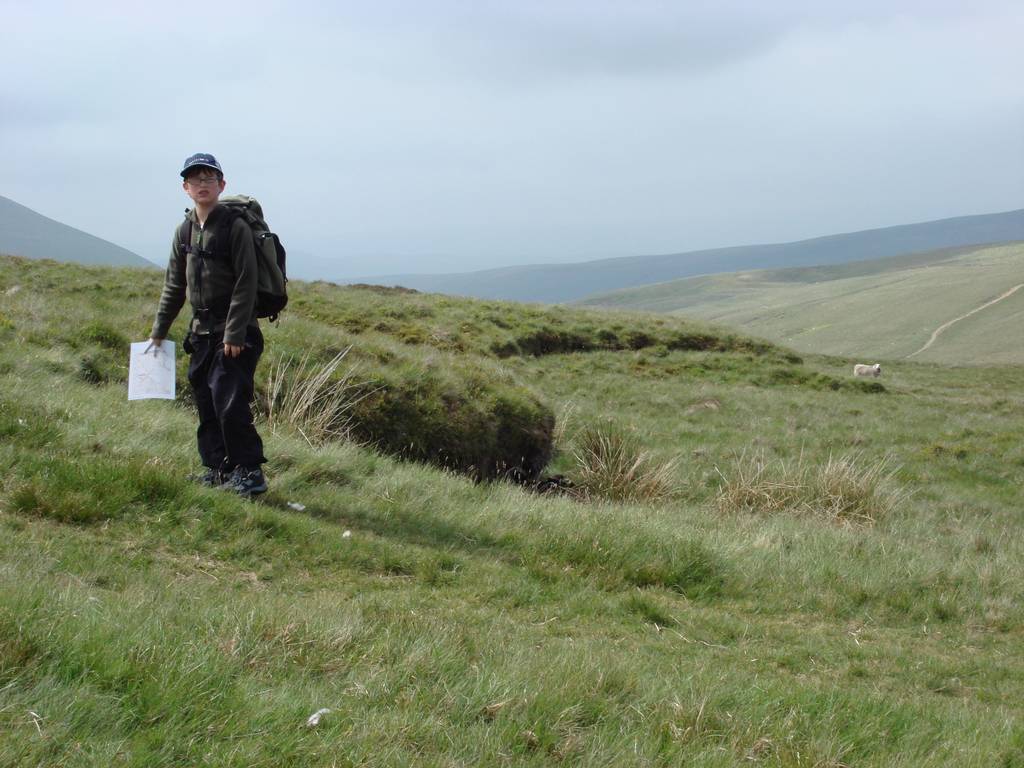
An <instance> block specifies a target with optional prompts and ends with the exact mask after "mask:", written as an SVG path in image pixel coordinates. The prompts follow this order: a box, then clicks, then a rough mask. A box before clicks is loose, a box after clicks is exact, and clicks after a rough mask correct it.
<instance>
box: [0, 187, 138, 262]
mask: <svg viewBox="0 0 1024 768" xmlns="http://www.w3.org/2000/svg"><path fill="white" fill-rule="evenodd" d="M0 253H6V254H10V255H12V256H27V257H28V258H30V259H54V260H55V261H73V262H77V263H79V264H96V265H106V266H116V267H152V266H153V264H152V263H150V262H148V261H146V260H145V259H144V258H142V257H141V256H139V255H138V254H136V253H133V252H132V251H129V250H128V249H127V248H122V247H121V246H119V245H115V244H114V243H111V242H109V241H107V240H103V239H102V238H99V237H96V236H95V235H90V234H89V233H88V232H83V231H82V230H80V229H75V228H74V227H69V226H68V225H67V224H61V223H60V222H59V221H54V220H53V219H51V218H48V217H46V216H43V215H42V214H40V213H36V212H35V211H33V210H32V209H31V208H26V207H25V206H24V205H21V204H20V203H16V202H14V201H13V200H11V199H9V198H6V197H3V196H0Z"/></svg>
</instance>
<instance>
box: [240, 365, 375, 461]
mask: <svg viewBox="0 0 1024 768" xmlns="http://www.w3.org/2000/svg"><path fill="white" fill-rule="evenodd" d="M349 350H351V347H346V348H345V349H343V350H342V351H341V352H339V353H338V354H336V355H335V356H334V357H332V358H331V359H330V360H328V361H327V362H324V363H319V364H318V363H316V362H315V361H314V360H311V359H310V353H308V352H307V353H306V354H305V355H304V356H303V357H302V358H301V359H299V360H298V362H296V360H295V358H294V357H290V356H281V357H278V358H277V360H275V361H273V362H272V363H271V364H270V366H269V370H268V373H267V385H266V391H265V392H264V393H263V397H262V403H261V408H260V410H261V411H262V413H263V416H264V419H265V420H266V422H267V425H268V426H270V428H271V429H272V430H278V429H294V430H295V431H296V432H298V433H299V434H300V435H302V437H303V438H304V439H305V440H306V442H308V443H309V444H310V445H312V446H316V445H322V444H323V443H325V442H326V441H328V440H331V439H340V438H345V437H347V436H348V433H349V428H350V426H351V423H352V415H351V412H352V408H353V407H354V406H355V405H356V403H358V401H359V400H360V399H361V398H362V397H365V396H366V394H367V393H363V394H360V390H359V388H358V386H357V385H356V383H355V382H354V376H355V373H356V368H355V366H351V367H349V368H348V370H346V371H344V372H343V373H342V374H341V375H340V376H338V375H336V374H337V371H338V368H339V367H340V366H341V364H342V362H343V361H344V360H345V357H346V355H348V353H349Z"/></svg>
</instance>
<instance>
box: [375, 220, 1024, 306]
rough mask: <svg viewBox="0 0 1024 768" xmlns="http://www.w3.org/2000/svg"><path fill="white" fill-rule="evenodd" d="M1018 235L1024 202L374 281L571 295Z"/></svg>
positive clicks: (520, 296) (469, 292)
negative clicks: (783, 235)
mask: <svg viewBox="0 0 1024 768" xmlns="http://www.w3.org/2000/svg"><path fill="white" fill-rule="evenodd" d="M1015 240H1024V209H1022V210H1017V211H1007V212H1005V213H992V214H985V215H981V216H960V217H957V218H952V219H941V220H939V221H927V222H922V223H920V224H905V225H902V226H896V227H883V228H881V229H868V230H864V231H862V232H848V233H844V234H839V235H829V236H827V237H816V238H812V239H810V240H800V241H798V242H793V243H769V244H759V245H743V246H735V247H732V248H713V249H710V250H702V251H688V252H686V253H669V254H659V255H655V256H627V257H622V258H616V259H600V260H597V261H585V262H579V263H575V264H530V265H524V266H515V267H504V268H500V269H488V270H482V271H479V272H465V273H458V274H447V275H429V274H428V275H391V276H385V277H380V278H375V279H373V280H372V282H378V283H382V284H385V285H404V286H407V287H409V288H417V289H419V290H425V291H438V292H441V293H447V294H452V295H458V296H476V297H478V298H486V299H512V300H515V301H544V302H553V303H554V302H571V301H577V300H579V299H583V298H585V297H587V296H591V295H593V294H598V293H606V292H609V291H617V290H622V289H625V288H629V287H632V286H645V285H650V284H652V283H661V282H665V281H669V280H676V279H679V278H686V277H692V276H695V275H708V274H718V273H722V272H735V271H738V270H747V269H766V268H780V267H801V266H813V265H819V264H825V265H836V264H846V263H849V262H857V261H863V260H874V259H880V258H888V257H893V256H901V255H906V254H911V253H920V252H922V251H930V250H935V249H941V248H956V247H961V246H965V245H977V244H981V243H1005V242H1010V241H1015Z"/></svg>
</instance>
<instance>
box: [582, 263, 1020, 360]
mask: <svg viewBox="0 0 1024 768" xmlns="http://www.w3.org/2000/svg"><path fill="white" fill-rule="evenodd" d="M1021 286H1024V243H1009V244H1004V245H997V246H982V247H964V248H957V249H944V250H938V251H929V252H925V253H918V254H912V255H908V256H898V257H891V258H888V259H874V260H871V261H863V262H852V263H848V264H838V265H832V266H822V267H797V268H791V269H775V270H756V271H744V272H733V273H729V274H718V275H703V276H700V277H691V278H687V279H683V280H673V281H671V282H667V283H660V284H658V285H649V286H644V287H641V288H629V289H625V290H622V291H616V292H613V293H608V294H603V295H599V296H593V297H589V298H587V299H585V300H583V301H581V302H578V303H580V304H583V305H586V306H591V307H615V308H619V309H625V310H647V311H652V312H660V313H665V314H678V315H685V316H687V317H692V318H699V319H702V320H707V321H713V322H715V323H722V324H727V325H731V326H733V327H735V328H737V329H738V330H740V331H742V332H745V333H752V334H755V335H758V336H762V337H764V338H766V339H769V340H771V341H774V342H777V343H782V344H785V345H787V346H789V347H792V348H794V349H797V350H799V351H801V352H809V353H825V354H832V355H843V356H858V357H862V358H864V359H865V360H867V361H870V362H874V360H875V358H881V359H887V360H893V359H906V358H910V359H913V360H921V361H931V362H943V363H1017V364H1020V363H1024V335H1022V334H1021V332H1020V329H1021V327H1024V287H1021Z"/></svg>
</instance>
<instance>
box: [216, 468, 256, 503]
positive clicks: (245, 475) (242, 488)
mask: <svg viewBox="0 0 1024 768" xmlns="http://www.w3.org/2000/svg"><path fill="white" fill-rule="evenodd" d="M221 488H223V489H224V490H225V491H234V492H235V493H237V494H238V495H239V496H258V495H259V494H261V493H266V492H267V479H266V478H265V477H264V476H263V470H262V469H260V468H259V467H235V471H234V472H232V473H231V476H230V477H229V478H228V479H227V480H226V481H225V483H224V484H223V485H222V486H221Z"/></svg>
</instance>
